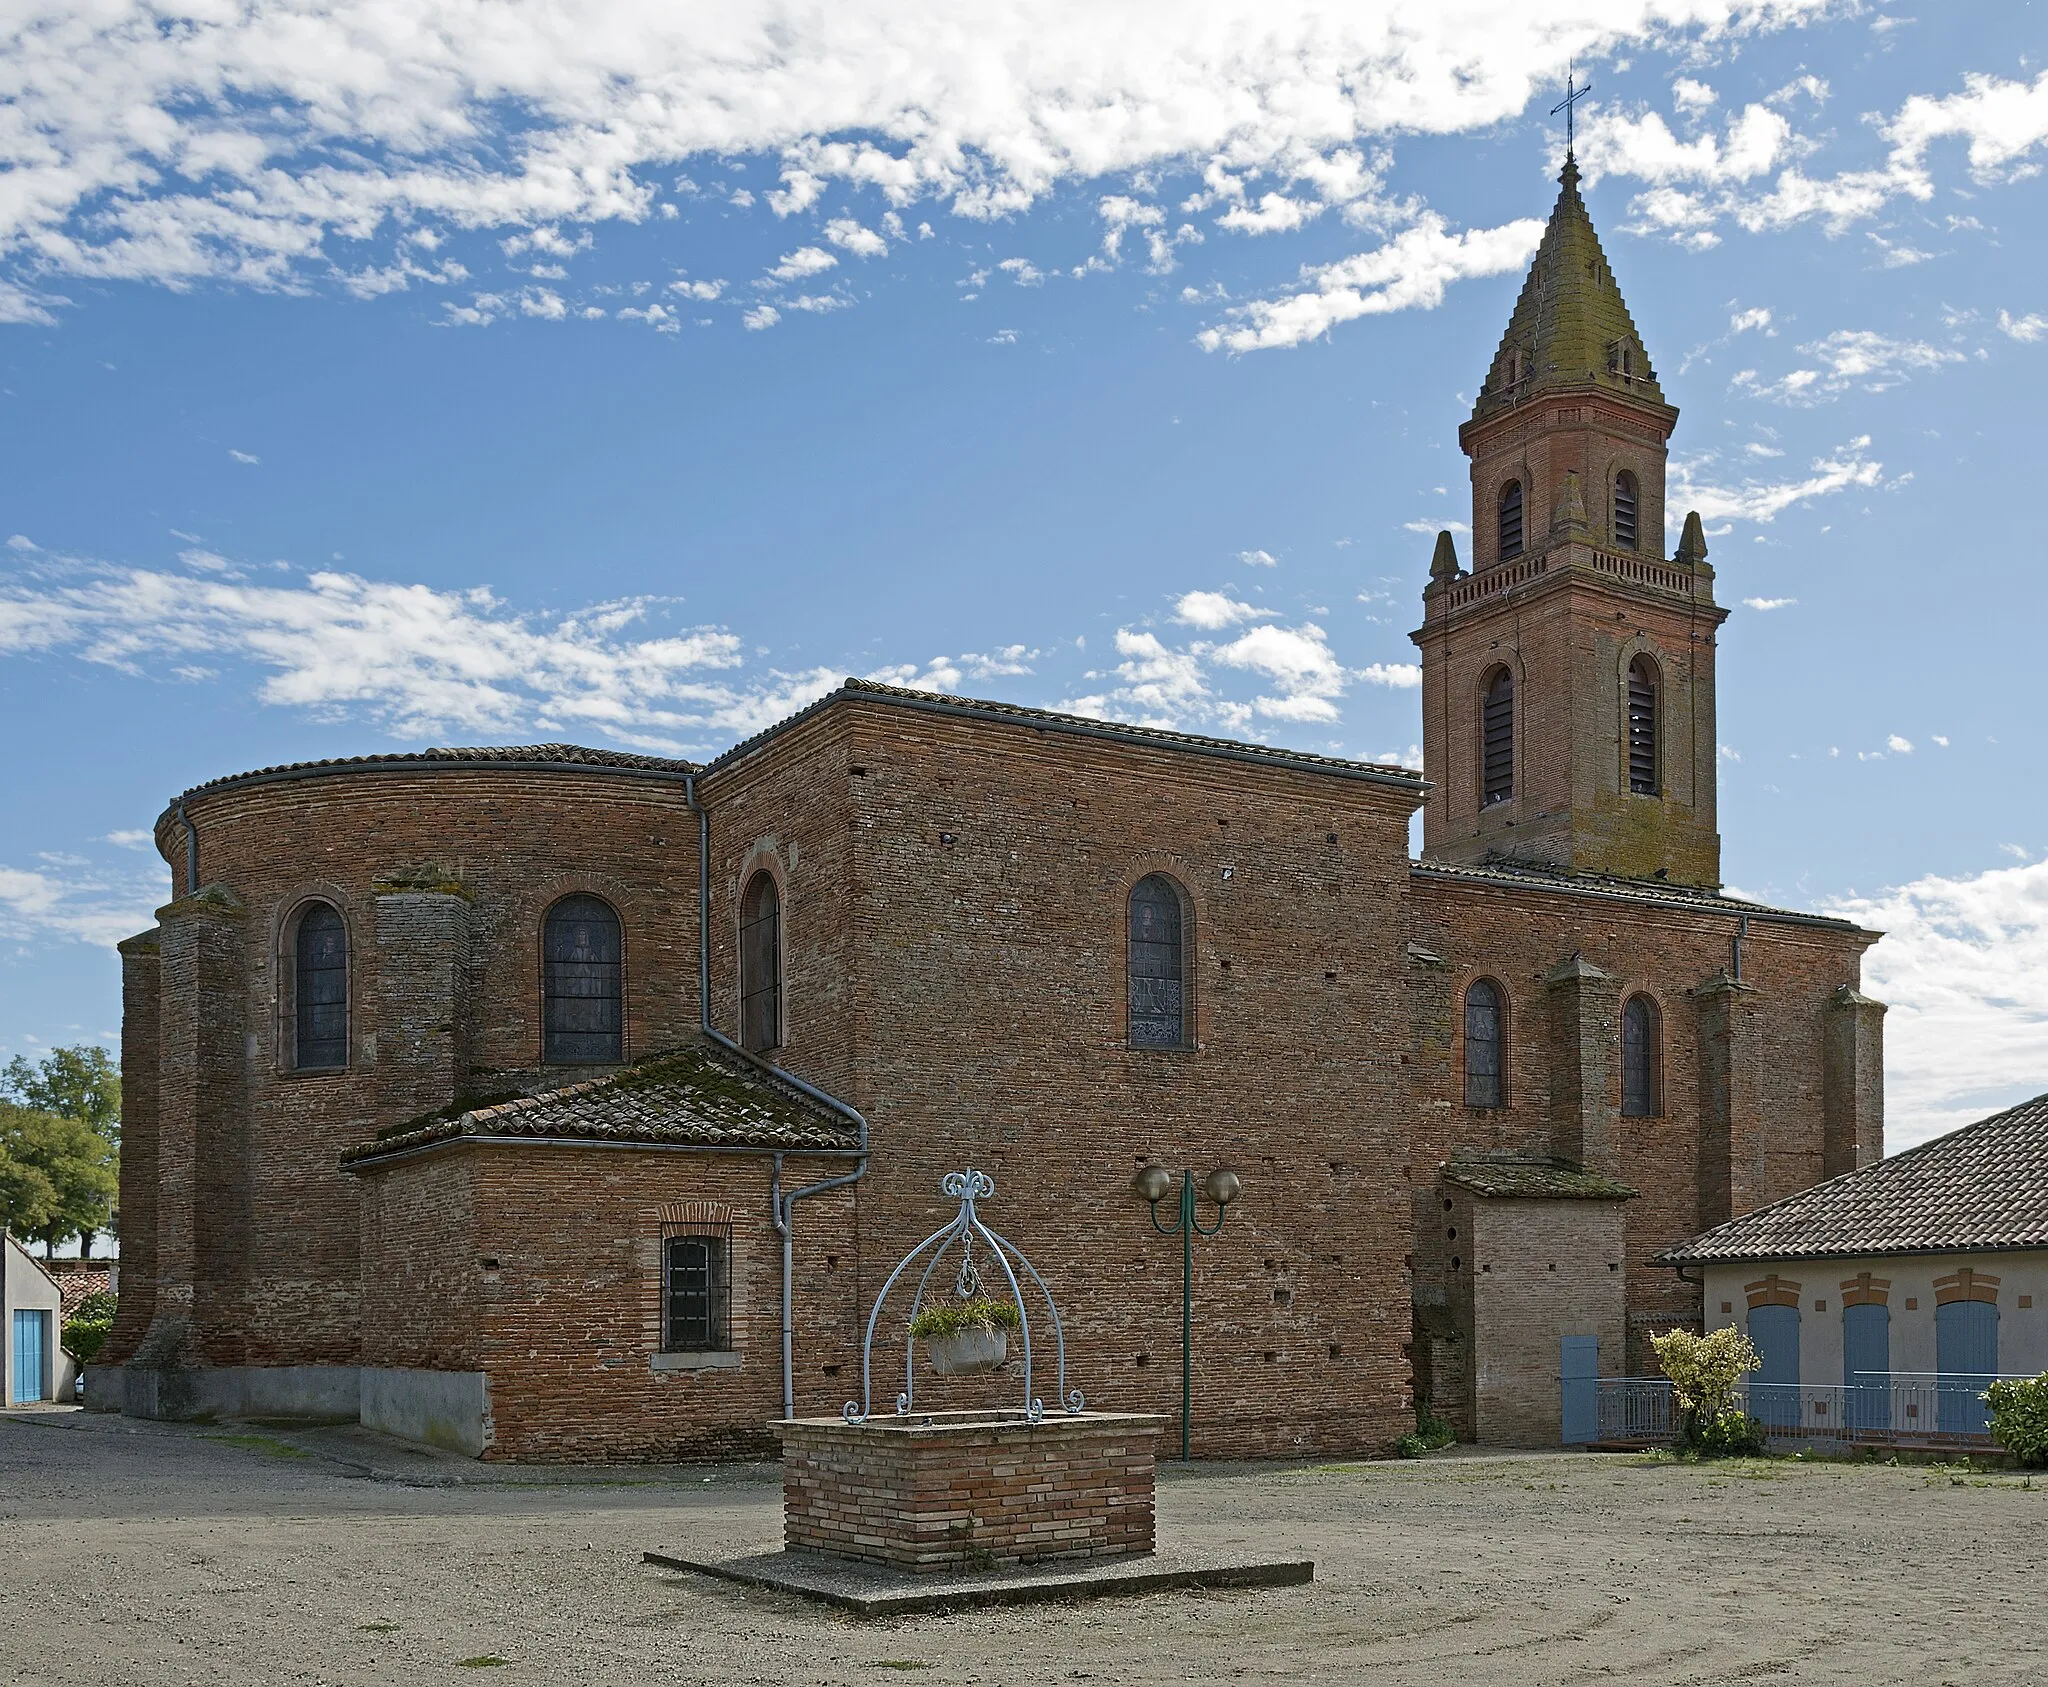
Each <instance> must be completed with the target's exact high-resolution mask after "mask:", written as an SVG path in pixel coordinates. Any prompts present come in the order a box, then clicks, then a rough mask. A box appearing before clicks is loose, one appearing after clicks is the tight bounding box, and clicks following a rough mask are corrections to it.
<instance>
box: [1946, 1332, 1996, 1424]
mask: <svg viewBox="0 0 2048 1687" xmlns="http://www.w3.org/2000/svg"><path fill="white" fill-rule="evenodd" d="M1934 1368H1935V1369H1936V1370H1937V1371H1939V1372H1940V1373H1941V1376H1940V1379H1939V1381H1938V1382H1937V1384H1936V1386H1937V1387H1938V1388H1939V1389H1940V1391H1941V1399H1940V1414H1941V1428H1942V1432H1943V1433H1944V1434H1947V1435H1986V1434H1989V1433H1990V1417H1989V1414H1988V1413H1987V1411H1986V1410H1985V1406H1984V1402H1983V1401H1982V1400H1981V1399H1979V1398H1978V1396H1980V1395H1981V1394H1982V1393H1983V1392H1984V1390H1985V1389H1987V1388H1989V1387H1990V1386H1991V1379H1992V1377H1993V1376H1994V1375H1996V1374H1997V1371H1998V1308H1997V1307H1996V1306H1994V1305H1992V1304H1991V1302H1989V1301H1988V1300H1952V1301H1950V1302H1949V1303H1948V1305H1946V1306H1937V1307H1936V1308H1935V1309H1934Z"/></svg>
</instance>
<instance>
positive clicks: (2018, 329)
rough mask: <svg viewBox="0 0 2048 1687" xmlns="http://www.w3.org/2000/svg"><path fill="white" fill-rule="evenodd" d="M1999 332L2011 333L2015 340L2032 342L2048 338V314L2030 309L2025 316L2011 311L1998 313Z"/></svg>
mask: <svg viewBox="0 0 2048 1687" xmlns="http://www.w3.org/2000/svg"><path fill="white" fill-rule="evenodd" d="M1998 328H1999V332H2000V333H2003V334H2009V335H2011V336H2012V337H2013V338H2014V339H2015V340H2025V341H2027V342H2028V343H2029V344H2031V343H2032V342H2033V341H2035V340H2048V316H2042V315H2040V314H2039V313H2038V312H2035V311H2029V312H2028V313H2027V314H2026V315H2025V316H2014V315H2013V314H2012V312H2011V311H2005V310H2002V311H2000V312H1999V313H1998Z"/></svg>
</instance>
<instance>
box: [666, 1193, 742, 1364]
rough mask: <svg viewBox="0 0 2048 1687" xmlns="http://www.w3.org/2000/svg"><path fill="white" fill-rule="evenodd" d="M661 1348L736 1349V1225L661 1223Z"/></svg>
mask: <svg viewBox="0 0 2048 1687" xmlns="http://www.w3.org/2000/svg"><path fill="white" fill-rule="evenodd" d="M661 1350H662V1351H663V1352H664V1353H729V1352H731V1351H732V1226H731V1225H729V1224H728V1225H711V1224H690V1225H687V1226H683V1225H673V1224H665V1225H663V1226H662V1231H661Z"/></svg>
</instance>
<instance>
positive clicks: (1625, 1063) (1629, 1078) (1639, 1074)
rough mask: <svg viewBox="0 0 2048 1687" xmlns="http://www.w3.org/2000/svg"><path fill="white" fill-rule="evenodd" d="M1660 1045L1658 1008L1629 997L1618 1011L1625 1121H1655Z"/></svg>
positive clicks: (1658, 1107) (1644, 999)
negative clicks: (1619, 1013)
mask: <svg viewBox="0 0 2048 1687" xmlns="http://www.w3.org/2000/svg"><path fill="white" fill-rule="evenodd" d="M1661 1041H1662V1037H1661V1034H1660V1032H1659V1029H1658V1024H1657V1004H1656V1003H1655V1002H1653V1001H1651V1000H1650V998H1649V997H1648V996H1631V997H1629V999H1628V1001H1627V1003H1626V1005H1624V1006H1623V1008H1622V1010H1621V1113H1622V1117H1623V1118H1625V1119H1654V1118H1655V1117H1656V1116H1657V1115H1658V1114H1659V1113H1661V1112H1662V1111H1663V1108H1662V1106H1661V1105H1659V1097H1658V1094H1657V1090H1658V1082H1657V1080H1658V1077H1659V1072H1658V1068H1659V1066H1660V1065H1661V1064H1662V1062H1661V1060H1660V1059H1659V1056H1660V1054H1661V1053H1662V1050H1661V1049H1660V1048H1659V1046H1658V1045H1659V1044H1660V1042H1661Z"/></svg>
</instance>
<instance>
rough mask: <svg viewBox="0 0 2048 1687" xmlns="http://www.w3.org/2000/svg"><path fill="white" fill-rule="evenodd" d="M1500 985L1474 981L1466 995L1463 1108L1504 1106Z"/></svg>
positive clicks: (1504, 1037)
mask: <svg viewBox="0 0 2048 1687" xmlns="http://www.w3.org/2000/svg"><path fill="white" fill-rule="evenodd" d="M1501 1009H1502V1003H1501V994H1500V986H1499V985H1498V984H1495V983H1494V982H1493V981H1492V980H1491V979H1487V978H1481V979H1478V980H1477V981H1475V982H1474V983H1473V984H1472V986H1471V987H1470V988H1469V989H1468V990H1466V992H1465V1105H1466V1106H1467V1107H1500V1106H1502V1105H1504V1098H1505V1096H1506V1094H1507V1083H1506V1080H1505V1079H1504V1077H1503V1076H1502V1074H1503V1072H1504V1071H1505V1069H1506V1062H1505V1056H1506V1054H1507V1043H1508V1038H1507V1015H1506V1014H1505V1013H1503V1012H1502V1011H1501Z"/></svg>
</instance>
